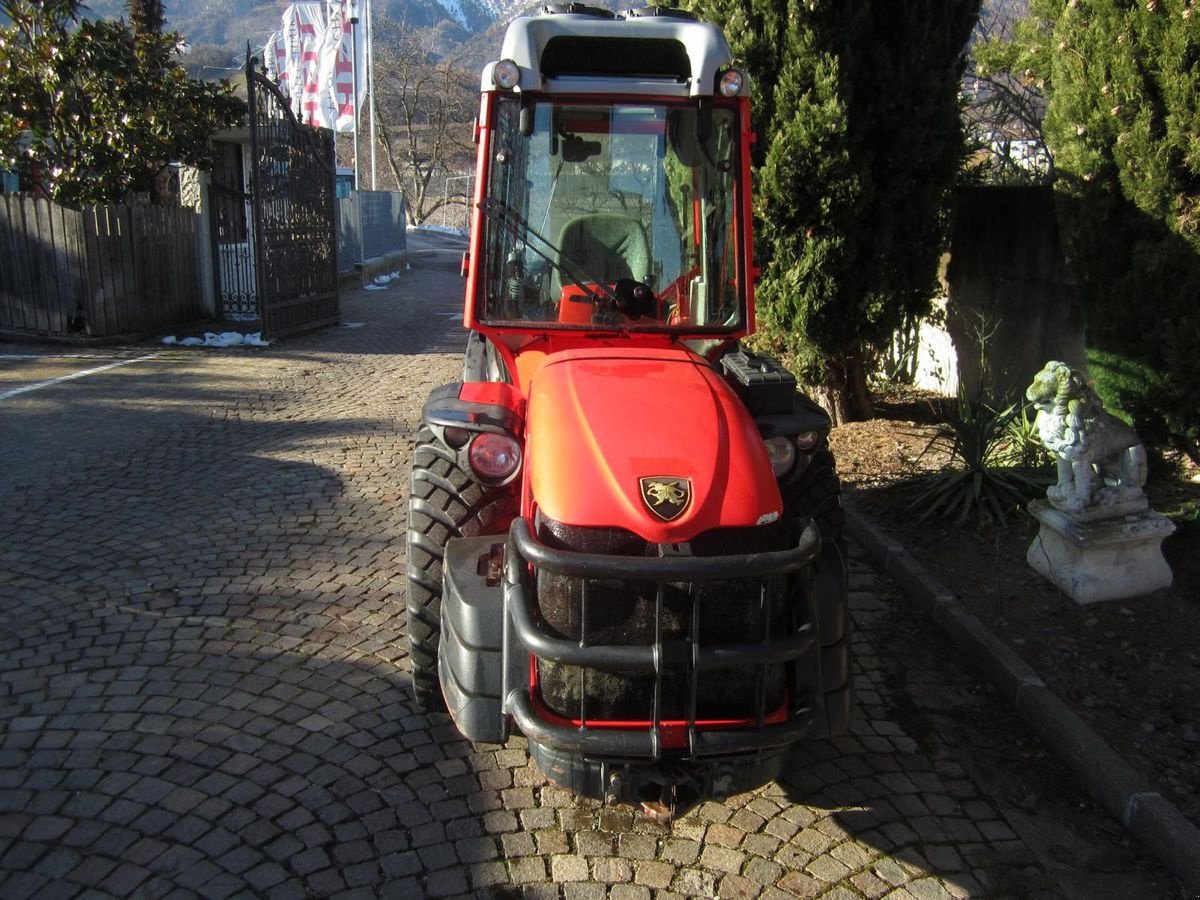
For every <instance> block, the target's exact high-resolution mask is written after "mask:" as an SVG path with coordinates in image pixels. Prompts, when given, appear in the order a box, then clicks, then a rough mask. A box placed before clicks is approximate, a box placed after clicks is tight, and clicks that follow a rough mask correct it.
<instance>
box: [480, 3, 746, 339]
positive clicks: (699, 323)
mask: <svg viewBox="0 0 1200 900" xmlns="http://www.w3.org/2000/svg"><path fill="white" fill-rule="evenodd" d="M615 34H619V39H614V35H615ZM502 53H503V58H502V59H501V60H500V61H498V62H496V63H493V64H491V65H489V66H488V67H487V68H486V69H485V70H484V74H483V103H482V109H481V116H480V128H479V141H480V144H481V152H480V154H479V168H478V180H477V183H478V187H477V194H476V209H475V220H474V223H473V225H474V227H473V229H472V245H471V251H470V253H471V260H472V265H471V266H470V267H469V269H470V274H469V279H470V283H469V286H468V292H467V294H468V296H467V305H466V322H465V324H466V325H467V327H468V328H470V329H472V330H474V331H478V332H481V333H483V334H486V335H487V336H488V337H489V338H490V339H492V341H493V342H495V343H496V344H497V345H498V346H499V347H500V348H501V349H500V352H501V354H502V355H503V356H505V357H506V358H507V360H508V361H509V362H511V361H512V360H513V358H514V356H515V355H518V354H519V353H520V351H521V350H522V349H523V348H525V347H527V346H529V345H531V344H533V343H535V342H536V344H537V345H538V347H539V349H540V350H546V349H547V348H548V347H549V348H558V347H563V348H566V347H571V346H577V345H579V344H580V343H581V342H582V341H584V340H585V339H586V340H587V342H588V343H589V344H594V342H595V340H596V339H597V338H599V339H602V340H603V339H604V338H613V339H618V338H619V339H621V340H623V341H624V342H625V343H628V339H629V338H631V337H633V338H636V339H638V340H640V341H641V342H642V343H646V344H651V345H654V344H660V345H663V346H666V345H669V344H670V343H672V342H674V341H678V340H680V339H682V340H686V341H688V342H689V344H690V345H691V346H692V347H693V349H695V350H698V351H701V352H706V351H712V350H713V349H715V348H718V347H721V346H725V345H727V344H729V343H730V342H732V341H734V340H736V339H737V338H738V337H740V336H742V335H745V334H746V333H747V332H748V331H749V330H751V328H752V324H753V323H752V321H751V317H752V314H753V313H752V310H753V287H752V280H753V261H752V255H751V240H750V221H749V220H750V216H749V213H748V211H749V194H748V184H749V177H748V173H749V145H750V140H751V135H750V132H749V112H748V103H747V101H746V99H745V97H746V94H747V93H748V85H747V83H746V79H745V77H744V76H743V75H742V74H741V73H740V72H739V71H738V70H737V69H734V68H732V66H731V64H730V61H731V57H730V53H729V48H728V46H727V45H726V43H725V40H724V38H723V37H722V35H721V33H720V31H719V30H718V29H716V28H715V27H714V26H712V25H710V24H706V23H702V22H699V21H696V20H694V19H693V18H692V17H690V16H688V15H687V14H685V13H682V12H680V11H678V10H666V9H659V8H654V9H650V10H643V11H638V12H630V13H626V14H624V16H623V17H622V18H620V19H616V18H615V17H614V16H613V15H612V14H611V13H608V12H607V11H603V10H596V9H590V8H587V7H582V6H577V5H576V6H572V7H569V8H568V11H566V12H557V13H551V14H548V15H542V16H537V17H533V18H527V19H517V20H516V21H515V22H514V23H513V26H512V27H511V28H510V30H509V33H508V36H507V38H506V40H505V43H504V48H503V51H502Z"/></svg>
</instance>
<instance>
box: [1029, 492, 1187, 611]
mask: <svg viewBox="0 0 1200 900" xmlns="http://www.w3.org/2000/svg"><path fill="white" fill-rule="evenodd" d="M1029 512H1030V513H1031V514H1032V515H1033V517H1034V518H1036V519H1037V520H1038V522H1040V523H1041V528H1040V530H1039V531H1038V536H1037V537H1036V538H1034V541H1033V543H1032V544H1031V545H1030V547H1029V552H1028V553H1026V554H1025V560H1026V562H1028V563H1029V565H1030V566H1032V567H1033V568H1034V570H1035V571H1037V572H1038V573H1040V574H1041V575H1042V576H1044V577H1045V578H1046V579H1048V580H1049V581H1050V582H1052V583H1053V584H1055V585H1057V586H1058V587H1059V589H1061V590H1062V591H1063V592H1064V593H1065V594H1067V595H1068V596H1070V597H1071V599H1072V600H1074V601H1075V602H1076V603H1079V604H1084V603H1095V602H1097V601H1100V600H1119V599H1123V598H1127V597H1138V596H1141V595H1142V594H1148V593H1150V592H1151V591H1156V590H1158V589H1159V588H1165V587H1170V585H1171V582H1172V581H1173V576H1172V575H1171V567H1170V566H1168V565H1167V561H1166V560H1165V559H1164V558H1163V555H1162V541H1163V538H1165V537H1167V535H1169V534H1171V532H1173V531H1174V530H1175V526H1174V525H1172V524H1171V520H1170V519H1168V518H1167V517H1166V516H1164V515H1162V514H1160V513H1157V512H1154V510H1151V509H1145V510H1143V511H1141V512H1135V513H1129V514H1127V515H1117V516H1111V515H1110V516H1108V517H1105V518H1096V517H1095V510H1094V509H1093V510H1090V511H1089V512H1090V515H1084V516H1079V515H1076V514H1073V513H1070V512H1064V511H1063V510H1060V509H1055V508H1054V507H1053V506H1052V505H1050V504H1049V503H1047V502H1046V501H1044V500H1035V501H1033V502H1032V503H1030V504H1029Z"/></svg>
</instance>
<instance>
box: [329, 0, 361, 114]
mask: <svg viewBox="0 0 1200 900" xmlns="http://www.w3.org/2000/svg"><path fill="white" fill-rule="evenodd" d="M356 5H357V6H358V7H359V9H358V13H359V14H360V15H361V14H362V12H363V9H362V7H363V6H365V4H352V3H350V2H348V0H328V6H327V7H326V9H327V17H326V25H325V40H324V41H323V42H322V45H321V68H320V78H319V83H320V94H321V123H320V124H321V125H322V126H323V127H325V128H332V129H333V130H334V131H340V132H348V131H353V130H354V72H355V69H357V70H358V72H359V83H358V102H359V107H360V108H361V106H362V103H363V100H364V99H365V97H366V90H367V84H366V79H365V75H364V73H365V72H366V66H365V64H364V59H365V57H366V43H367V42H366V38H365V28H364V27H363V25H364V23H363V21H359V23H358V25H357V28H358V40H357V42H356V41H355V40H354V35H353V33H352V31H351V29H352V28H353V27H355V26H353V25H352V24H351V22H350V18H351V16H352V15H353V13H352V9H353V7H354V6H356ZM356 43H357V47H356V46H355V44H356ZM355 49H357V51H358V53H357V59H355V58H354V57H355V54H354V51H355Z"/></svg>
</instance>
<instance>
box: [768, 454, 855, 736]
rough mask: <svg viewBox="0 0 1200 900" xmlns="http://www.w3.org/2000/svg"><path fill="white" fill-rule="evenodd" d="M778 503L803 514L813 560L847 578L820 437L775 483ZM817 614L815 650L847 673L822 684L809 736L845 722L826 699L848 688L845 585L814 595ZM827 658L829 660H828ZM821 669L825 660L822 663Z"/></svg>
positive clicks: (836, 489)
mask: <svg viewBox="0 0 1200 900" xmlns="http://www.w3.org/2000/svg"><path fill="white" fill-rule="evenodd" d="M781 488H782V490H783V495H784V498H783V499H784V506H785V508H787V509H788V510H790V511H791V512H792V513H793V515H796V516H809V517H811V518H812V520H813V521H814V522H815V523H816V526H817V530H818V531H819V532H820V534H821V545H822V549H821V555H820V557H818V559H817V561H816V566H817V567H818V568H819V567H820V566H825V565H833V566H838V567H839V568H840V569H841V573H840V574H841V577H842V584H843V587H844V586H845V585H846V584H847V576H846V571H845V565H846V562H845V560H846V536H845V531H846V511H845V509H844V508H843V507H842V487H841V482H840V481H839V480H838V477H837V467H836V464H835V461H834V457H833V451H831V450H830V449H829V446H828V444H825V443H823V444H822V445H821V446H820V447H818V448H817V449H816V450H815V451H814V452H813V458H812V461H811V462H810V463H809V464H808V466H807V467H806V468H805V469H804V470H803V471H799V472H797V473H796V474H794V475H793V476H791V477H790V478H789V479H787V480H786V481H785V483H784V484H782V485H781ZM817 603H818V609H817V615H818V618H819V623H818V624H819V626H820V633H821V651H820V652H821V655H822V657H826V656H835V657H840V660H838V662H839V663H844V666H843V665H835V666H834V668H835V669H842V668H843V667H844V670H845V671H846V672H847V673H849V674H848V676H847V678H846V680H845V682H844V683H840V684H836V685H833V684H824V683H823V684H822V685H821V690H822V693H823V695H824V697H825V698H826V701H827V702H825V703H824V704H823V707H824V708H823V709H822V710H821V711H820V714H819V715H818V718H817V722H816V723H815V724H814V727H813V735H814V736H831V735H837V734H844V733H845V732H846V731H847V729H848V728H849V725H850V723H849V719H848V717H847V716H846V715H845V713H844V712H843V710H844V709H845V707H846V706H847V704H845V703H835V702H832V700H833V698H834V697H835V696H836V695H838V694H842V693H845V692H848V691H851V690H852V689H853V678H854V676H853V673H852V672H851V664H852V658H851V652H852V651H851V639H850V604H849V599H848V593H847V591H846V590H845V589H843V590H842V591H840V592H839V595H838V596H834V597H829V596H818V598H817ZM829 662H832V660H830V661H829ZM822 668H823V669H827V668H828V666H823V667H822Z"/></svg>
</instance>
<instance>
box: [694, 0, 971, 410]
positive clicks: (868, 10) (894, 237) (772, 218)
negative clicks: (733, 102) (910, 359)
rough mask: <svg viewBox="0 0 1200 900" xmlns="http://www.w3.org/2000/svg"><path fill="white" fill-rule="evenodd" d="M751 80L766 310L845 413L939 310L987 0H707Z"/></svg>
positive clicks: (800, 363) (861, 405) (826, 397)
mask: <svg viewBox="0 0 1200 900" xmlns="http://www.w3.org/2000/svg"><path fill="white" fill-rule="evenodd" d="M696 8H697V10H698V11H699V12H701V14H702V15H704V16H705V18H708V19H710V20H712V21H714V22H716V23H718V24H720V25H721V26H722V27H723V28H724V29H725V32H726V35H727V36H728V37H729V39H730V42H731V44H732V46H733V49H734V52H735V54H736V55H737V56H738V57H739V58H740V59H741V60H742V61H743V62H744V64H745V65H746V68H747V70H748V71H749V74H750V76H751V80H752V84H753V86H754V92H755V93H754V103H755V109H756V122H755V127H756V131H757V132H758V135H759V142H760V143H759V146H758V148H757V150H756V159H755V162H756V164H757V166H756V169H757V170H756V187H755V209H756V213H757V215H758V217H759V219H760V227H759V231H758V237H757V243H756V247H757V252H758V255H759V258H760V260H761V261H762V264H763V269H764V271H763V278H762V281H761V282H760V286H759V298H760V315H761V318H762V322H763V325H764V327H765V330H766V331H767V333H768V335H769V336H770V337H772V338H773V339H775V340H776V341H778V342H779V343H780V345H781V346H782V348H783V349H784V350H785V352H786V353H787V354H788V355H789V356H790V357H791V358H792V360H793V361H794V363H795V365H796V367H797V368H798V369H799V371H800V373H801V375H802V376H803V377H804V378H805V380H806V381H808V382H809V383H810V384H812V385H814V386H815V388H814V390H816V391H817V393H818V395H819V396H822V400H823V403H824V405H825V406H826V408H827V409H829V410H830V412H831V413H832V414H833V415H834V417H835V420H836V421H839V422H840V421H846V420H850V419H857V418H864V417H866V416H868V415H870V413H871V407H870V395H869V392H868V389H867V381H866V379H867V375H868V374H869V369H870V360H871V358H872V356H873V354H874V353H875V352H876V351H877V350H878V349H880V348H882V347H883V346H884V345H885V344H886V343H887V342H888V341H889V340H890V339H891V336H892V334H893V333H894V331H895V330H896V329H897V328H898V327H899V326H900V325H901V324H902V323H903V322H904V321H905V319H906V318H907V317H910V316H915V315H919V314H922V313H924V312H926V311H927V310H928V308H929V302H930V299H931V298H932V297H933V295H934V294H935V291H936V284H937V269H938V262H939V259H940V257H941V253H942V251H943V249H944V243H945V225H946V221H945V218H946V208H947V207H946V199H947V192H948V190H949V188H950V186H951V184H952V182H953V180H954V178H955V175H956V173H957V172H958V169H959V166H960V164H961V161H962V157H963V153H964V149H963V148H964V143H963V134H962V126H961V121H960V117H959V109H958V90H959V79H960V77H961V75H962V71H963V67H964V64H965V56H964V52H965V44H966V41H967V38H968V37H969V36H970V34H971V29H972V27H973V25H974V22H975V18H976V16H977V15H978V11H979V0H906V2H903V3H897V2H895V0H803V2H802V0H697V2H696Z"/></svg>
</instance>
